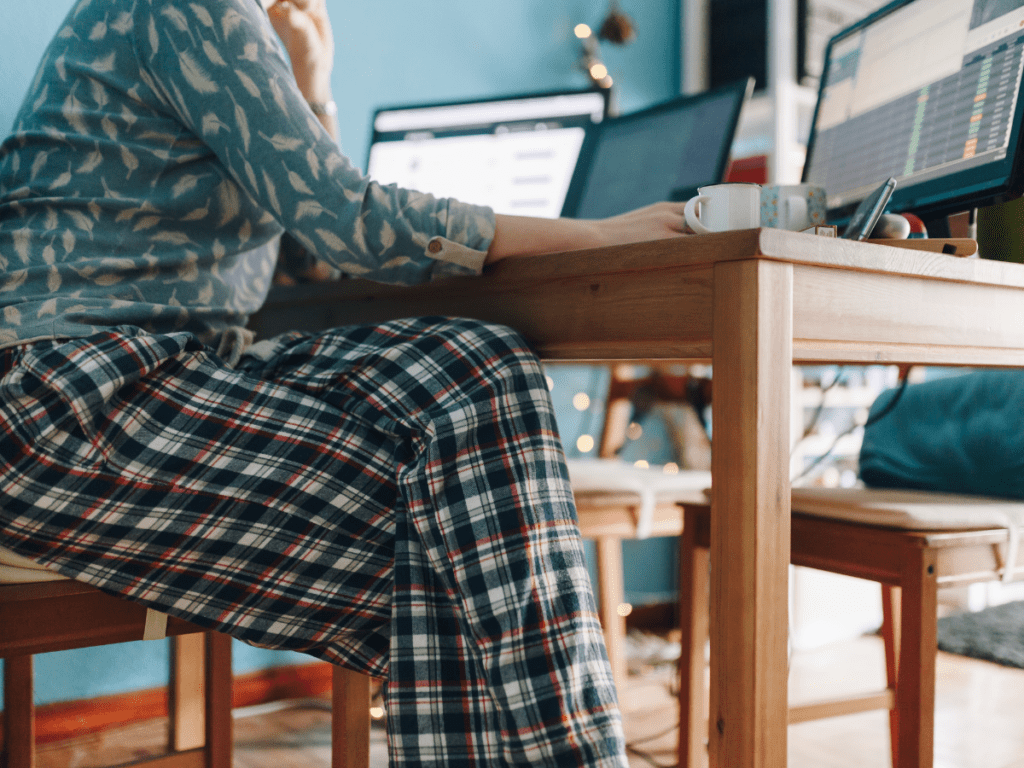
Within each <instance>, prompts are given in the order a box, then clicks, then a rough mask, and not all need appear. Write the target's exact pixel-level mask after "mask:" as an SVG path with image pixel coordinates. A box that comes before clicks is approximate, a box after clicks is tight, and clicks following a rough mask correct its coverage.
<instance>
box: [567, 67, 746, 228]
mask: <svg viewBox="0 0 1024 768" xmlns="http://www.w3.org/2000/svg"><path fill="white" fill-rule="evenodd" d="M753 88H754V80H753V78H745V79H743V80H738V81H736V82H734V83H731V84H728V85H724V86H720V87H718V88H714V89H711V90H709V91H705V92H704V93H701V94H697V95H692V96H680V97H678V98H675V99H671V100H669V101H667V102H664V103H662V104H658V105H656V106H653V107H650V108H648V109H644V110H641V111H639V112H633V113H631V114H628V115H623V116H621V117H615V118H609V119H607V120H604V121H602V122H601V123H599V124H597V125H595V126H593V127H592V128H591V130H590V131H589V132H588V135H587V139H586V141H585V142H584V145H583V147H582V149H581V151H580V156H579V160H578V162H577V163H576V170H575V173H574V174H573V177H572V182H571V183H570V185H569V190H568V193H567V194H566V199H565V204H564V206H563V207H562V215H563V216H566V217H570V218H578V219H599V218H605V217H608V216H615V215H618V214H620V213H625V212H626V211H631V210H633V209H635V208H639V207H641V206H644V205H648V204H651V203H656V202H661V201H664V200H678V201H682V200H688V199H689V198H690V197H693V196H694V195H695V194H697V188H698V187H701V186H705V185H707V184H715V183H718V182H721V181H722V180H724V178H725V173H726V170H727V168H728V164H729V152H730V149H731V148H732V143H733V139H734V138H735V135H736V128H737V126H738V124H739V118H740V112H741V111H742V108H743V105H744V103H745V102H746V100H747V99H748V98H749V97H750V94H751V93H752V91H753Z"/></svg>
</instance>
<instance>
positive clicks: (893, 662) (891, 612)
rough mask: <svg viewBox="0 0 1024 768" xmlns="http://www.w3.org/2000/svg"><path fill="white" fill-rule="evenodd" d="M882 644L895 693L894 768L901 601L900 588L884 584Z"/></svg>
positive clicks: (894, 759) (891, 734)
mask: <svg viewBox="0 0 1024 768" xmlns="http://www.w3.org/2000/svg"><path fill="white" fill-rule="evenodd" d="M881 587H882V642H883V643H884V644H885V681H886V687H888V689H889V690H890V691H892V692H893V707H892V709H890V710H889V751H890V752H891V755H892V768H898V766H899V764H900V759H899V754H900V735H899V734H900V719H899V710H898V709H897V708H896V691H898V690H899V659H900V601H901V590H900V588H899V587H890V586H889V585H888V584H882V585H881Z"/></svg>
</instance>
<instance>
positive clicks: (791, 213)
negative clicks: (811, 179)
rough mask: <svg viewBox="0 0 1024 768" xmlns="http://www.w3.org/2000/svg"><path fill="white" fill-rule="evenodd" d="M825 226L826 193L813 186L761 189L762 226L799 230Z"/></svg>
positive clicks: (799, 185) (796, 185) (784, 186)
mask: <svg viewBox="0 0 1024 768" xmlns="http://www.w3.org/2000/svg"><path fill="white" fill-rule="evenodd" d="M824 223H825V190H824V189H823V188H822V187H816V186H814V185H812V184H767V185H765V186H763V187H761V226H762V227H774V228H776V229H792V230H796V231H800V230H802V229H807V228H808V227H814V226H821V225H823V224H824Z"/></svg>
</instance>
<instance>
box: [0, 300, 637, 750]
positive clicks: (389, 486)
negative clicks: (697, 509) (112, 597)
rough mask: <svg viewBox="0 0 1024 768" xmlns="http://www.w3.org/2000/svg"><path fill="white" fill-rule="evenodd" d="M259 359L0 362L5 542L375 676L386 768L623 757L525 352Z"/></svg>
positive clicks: (331, 350) (18, 354) (114, 586)
mask: <svg viewBox="0 0 1024 768" xmlns="http://www.w3.org/2000/svg"><path fill="white" fill-rule="evenodd" d="M252 352H253V354H248V355H246V356H244V357H243V358H242V362H241V363H240V364H239V365H238V366H237V367H236V368H234V369H232V368H228V367H227V366H225V365H224V364H223V363H222V362H221V360H220V359H219V358H217V357H216V356H215V355H213V354H212V353H211V352H210V350H208V349H207V348H205V347H203V345H201V344H200V343H199V342H198V341H196V339H195V338H194V337H192V336H190V335H189V334H186V333H180V334H179V333H172V334H167V335H150V334H146V333H144V332H142V331H139V330H137V329H133V328H117V329H112V330H111V331H109V332H105V333H102V334H97V335H94V336H91V337H89V338H84V339H75V340H71V341H45V342H37V343H34V344H30V345H23V346H19V347H13V348H10V349H7V350H3V351H0V377H2V378H0V416H2V423H0V543H2V544H3V546H5V547H7V548H9V549H12V550H14V551H16V552H18V553H19V554H21V555H24V556H26V557H29V558H31V559H33V560H35V561H37V562H39V563H43V564H45V565H47V566H49V567H52V568H54V569H56V570H58V571H60V572H61V573H63V574H65V575H67V576H71V577H73V578H76V579H80V580H82V581H86V582H89V583H90V584H94V585H95V586H97V587H99V588H101V589H103V590H105V591H108V592H112V593H115V594H119V595H121V596H123V597H126V598H129V599H132V600H135V601H138V602H140V603H143V604H145V605H147V606H150V607H153V608H156V609H158V610H161V611H164V612H166V613H169V614H171V615H175V616H180V617H182V618H185V619H188V620H189V621H193V622H195V623H197V624H200V625H203V626H207V627H211V628H214V629H217V630H221V631H223V632H227V633H229V634H231V635H233V636H234V637H237V638H239V639H241V640H243V641H245V642H247V643H250V644H253V645H259V646H265V647H271V648H284V649H292V650H298V651H303V652H306V653H308V654H311V655H313V656H316V657H319V658H322V659H326V660H328V661H331V662H333V663H337V664H343V665H345V666H348V667H352V668H355V669H358V670H361V671H363V672H366V673H369V674H372V675H375V676H378V677H384V678H386V688H385V701H386V704H387V707H388V742H389V753H390V759H391V764H392V766H438V767H440V766H442V765H443V766H489V765H517V766H518V765H526V764H530V765H550V766H555V765H559V766H569V765H578V766H584V765H586V766H612V765H615V766H624V765H625V764H626V759H625V751H624V742H623V738H622V731H621V724H620V720H619V713H618V709H617V705H616V701H615V690H614V685H613V682H612V679H611V673H610V670H609V668H608V663H607V657H606V654H605V649H604V644H603V640H602V636H601V632H600V626H599V623H598V620H597V617H596V612H595V606H594V600H593V596H592V594H591V590H590V582H589V578H588V575H587V572H586V568H585V565H584V561H583V552H582V546H581V542H580V538H579V531H578V527H577V524H576V513H575V508H574V506H573V501H572V495H571V492H570V489H569V485H568V480H567V474H566V470H565V466H564V462H563V458H562V450H561V445H560V442H559V438H558V434H557V431H556V426H555V420H554V415H553V412H552V408H551V403H550V399H549V397H548V392H547V387H546V382H545V377H544V375H543V373H542V371H541V368H540V366H539V364H538V362H537V360H536V358H535V357H534V355H533V354H532V353H531V352H530V350H529V348H528V346H527V345H526V344H525V342H524V341H523V340H522V339H521V338H520V337H518V336H517V335H516V334H515V333H513V332H512V331H510V330H509V329H506V328H502V327H500V326H493V325H487V324H483V323H479V322H476V321H468V320H458V319H454V320H453V319H445V318H419V319H411V320H403V321H396V322H390V323H386V324H383V325H379V326H356V327H350V328H342V329H337V330H334V331H329V332H326V333H322V334H317V335H311V334H299V333H295V334H287V335H285V336H282V337H278V338H276V339H273V340H271V341H268V342H263V343H261V344H260V345H257V346H256V347H255V348H254V349H253V350H252ZM255 353H259V354H255Z"/></svg>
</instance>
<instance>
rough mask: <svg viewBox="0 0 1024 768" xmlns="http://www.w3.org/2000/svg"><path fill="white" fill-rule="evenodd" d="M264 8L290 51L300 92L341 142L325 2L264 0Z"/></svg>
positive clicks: (289, 54) (330, 35) (331, 47)
mask: <svg viewBox="0 0 1024 768" xmlns="http://www.w3.org/2000/svg"><path fill="white" fill-rule="evenodd" d="M263 5H264V7H265V8H266V9H267V15H268V16H269V17H270V23H271V25H273V27H274V31H275V32H277V34H278V36H279V37H280V38H281V42H282V43H283V44H284V48H285V50H286V51H288V58H289V59H290V60H291V64H292V74H293V75H294V76H295V84H296V85H297V86H298V87H299V92H300V93H301V94H302V95H303V96H304V97H305V98H306V101H308V102H309V104H310V106H311V108H312V109H313V111H314V114H316V116H317V119H318V120H319V121H320V122H321V124H322V125H323V126H324V128H326V129H327V132H328V133H329V134H331V136H333V137H334V139H335V141H337V139H338V119H337V117H336V114H337V106H336V105H335V102H334V97H333V96H332V95H331V72H332V71H333V69H334V35H333V33H332V31H331V20H330V18H329V17H328V15H327V6H326V2H325V0H263Z"/></svg>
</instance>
